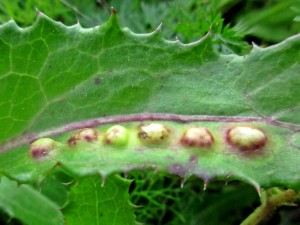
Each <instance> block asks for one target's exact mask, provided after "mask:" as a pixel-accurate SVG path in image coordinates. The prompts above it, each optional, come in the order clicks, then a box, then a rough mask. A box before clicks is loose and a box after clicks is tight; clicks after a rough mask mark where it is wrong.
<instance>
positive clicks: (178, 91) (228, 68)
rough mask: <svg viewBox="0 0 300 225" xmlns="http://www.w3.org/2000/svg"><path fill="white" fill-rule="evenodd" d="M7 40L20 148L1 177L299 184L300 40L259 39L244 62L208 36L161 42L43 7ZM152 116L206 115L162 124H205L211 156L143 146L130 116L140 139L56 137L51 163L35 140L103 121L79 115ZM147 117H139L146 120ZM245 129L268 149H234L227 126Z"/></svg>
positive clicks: (9, 117) (1, 111) (9, 116)
mask: <svg viewBox="0 0 300 225" xmlns="http://www.w3.org/2000/svg"><path fill="white" fill-rule="evenodd" d="M0 37H1V39H0V49H1V51H3V52H6V54H4V57H2V58H1V59H0V60H1V61H0V65H1V66H0V68H1V71H0V73H1V75H0V82H1V83H0V85H1V86H0V87H1V88H0V99H1V103H0V104H1V106H2V107H1V108H0V115H1V117H0V118H1V119H0V122H1V126H0V141H1V142H3V144H2V145H1V147H0V151H6V150H10V149H14V150H13V151H10V152H6V153H5V154H1V155H0V162H1V167H0V172H1V173H3V174H5V175H7V176H9V177H11V178H14V179H17V180H20V181H23V182H24V181H26V182H28V181H33V180H34V181H40V180H42V179H44V177H45V176H46V175H47V174H48V173H50V172H51V171H52V169H53V167H55V166H61V167H62V168H63V169H65V170H67V171H69V172H70V173H71V174H75V175H78V176H87V175H90V174H98V173H101V174H102V175H103V176H107V175H109V174H110V173H113V172H118V171H125V172H126V171H130V170H131V169H136V168H142V169H144V168H155V169H158V170H164V171H168V172H171V173H174V174H177V175H180V176H182V177H184V178H187V177H188V176H189V175H197V176H199V177H201V178H203V179H205V180H210V179H213V178H222V179H225V178H227V177H228V176H229V177H231V178H232V179H241V180H244V181H247V182H249V183H251V184H252V185H254V186H255V187H256V188H257V189H259V188H260V186H262V187H272V186H274V185H280V186H287V187H294V188H297V187H299V185H300V179H299V178H300V177H299V173H298V165H299V157H300V152H299V150H298V147H299V146H298V145H297V140H299V138H298V137H297V136H298V133H297V131H298V130H299V123H300V117H299V116H298V115H299V110H300V108H299V106H298V105H299V102H300V97H299V96H300V91H299V90H300V89H299V88H298V87H299V84H300V79H299V74H298V71H299V58H300V56H299V51H298V49H299V45H300V36H299V35H298V36H294V37H291V38H289V39H287V40H286V41H284V42H282V43H280V44H278V45H275V46H272V47H269V48H266V49H262V48H259V47H257V46H254V47H253V50H252V51H251V52H250V53H249V54H248V55H247V56H244V57H240V56H237V55H222V54H218V53H216V52H215V51H214V50H213V47H212V43H211V37H210V36H209V34H208V35H207V36H206V37H205V38H203V39H202V40H200V41H198V42H195V43H191V44H187V45H184V44H182V43H180V42H172V41H166V40H164V39H163V38H162V37H161V35H160V29H157V30H156V31H155V32H153V33H150V34H134V33H132V32H130V31H129V30H128V29H121V28H120V26H119V24H118V20H117V17H116V15H115V14H113V15H112V16H111V18H110V20H109V21H108V22H107V23H105V24H103V25H101V26H99V27H95V28H92V29H83V28H81V27H80V26H79V25H74V26H71V27H66V26H64V25H62V24H61V23H56V22H54V21H52V20H51V19H49V18H48V17H46V16H44V15H42V14H40V15H39V17H38V20H37V22H36V23H35V24H34V25H33V26H32V27H29V28H26V29H20V28H19V27H17V26H16V25H15V23H14V22H12V21H11V22H9V23H6V24H4V25H2V26H1V27H0ZM143 112H148V113H151V114H148V117H147V118H148V119H149V118H151V117H153V118H155V117H156V116H158V117H159V115H164V117H163V118H165V119H167V118H168V115H169V114H165V113H172V115H173V114H183V115H200V117H198V120H201V121H202V122H200V121H198V122H195V123H193V122H191V121H192V119H190V120H188V122H190V123H188V124H182V123H177V122H178V121H179V120H176V119H174V120H173V121H172V122H164V123H163V124H165V125H166V126H169V127H170V128H172V129H171V130H174V133H175V134H176V135H177V136H176V135H174V136H172V138H173V139H172V140H177V143H178V140H179V139H176V137H177V138H178V137H180V135H181V134H182V132H183V130H184V129H186V128H187V127H188V126H191V125H195V124H197V125H201V126H204V127H206V128H207V129H209V130H210V131H211V133H212V134H213V135H214V136H215V140H216V141H215V145H214V146H212V148H211V149H210V150H209V151H201V150H197V149H195V148H193V149H190V148H189V147H182V146H180V145H175V147H177V149H176V151H174V149H173V148H171V147H170V146H165V145H162V146H155V147H151V146H150V147H149V146H142V147H143V148H142V150H143V151H139V149H140V147H141V145H140V143H138V145H137V146H135V143H136V142H135V141H134V138H135V139H136V137H137V136H136V135H135V132H136V128H137V126H138V125H139V124H140V123H127V124H126V123H124V124H123V125H124V126H125V127H128V129H130V130H131V131H132V132H131V135H132V137H134V138H133V139H131V140H133V141H132V142H129V143H130V144H133V145H132V146H127V147H126V148H125V149H120V148H115V147H107V146H104V145H102V144H99V145H96V144H94V143H87V144H83V145H80V146H79V147H75V148H71V147H68V146H67V145H66V142H67V140H68V139H69V138H70V137H71V135H72V134H70V133H67V134H65V135H64V136H61V137H58V138H57V139H56V140H57V141H58V142H60V143H61V146H60V147H58V150H59V151H61V154H58V156H57V157H54V158H53V159H52V160H51V159H50V160H45V161H43V162H36V161H35V160H33V159H32V158H30V157H29V153H28V148H29V147H28V145H26V144H28V143H29V142H30V141H32V140H34V139H36V138H39V137H44V136H48V135H54V134H57V133H64V132H66V131H70V130H72V129H75V128H76V127H77V128H83V127H84V126H92V125H97V124H99V123H97V121H98V120H95V121H96V122H95V121H94V122H93V121H90V122H87V123H85V122H80V121H83V120H87V119H93V118H98V117H103V116H108V115H110V116H116V115H120V118H125V119H126V118H129V117H130V115H129V114H132V113H143ZM155 113H161V114H155ZM144 115H147V114H138V115H136V116H135V121H143V120H147V119H145V118H146V117H143V116H144ZM149 115H150V116H149ZM201 115H209V116H213V117H211V118H213V119H211V120H210V121H208V120H207V119H205V118H206V117H205V116H202V117H201ZM222 116H225V117H222ZM179 117H180V116H179ZM253 117H254V118H253ZM143 118H144V119H143ZM180 118H188V117H185V116H183V117H180ZM104 120H105V119H104ZM108 120H109V119H108ZM108 120H107V121H108ZM107 121H106V123H107ZM124 121H125V120H123V122H124ZM128 121H133V119H132V120H127V122H128ZM239 121H241V122H239ZM71 122H74V124H71V125H68V123H71ZM110 122H118V117H114V118H113V119H112V120H111V121H110ZM121 122H122V121H121ZM146 122H147V121H146ZM284 122H286V123H284ZM237 125H243V126H250V127H251V126H254V127H258V128H259V129H261V130H263V131H264V133H265V135H266V136H267V144H266V146H265V147H264V149H263V151H262V152H261V153H262V154H260V153H254V154H250V155H247V153H246V154H244V153H243V152H239V151H231V150H230V149H231V148H230V146H228V143H227V142H226V138H224V136H225V135H224V134H225V133H224V130H226V129H227V128H229V127H230V126H237ZM55 128H56V129H55ZM107 128H108V126H101V127H100V128H99V130H100V131H101V132H102V133H103V132H105V131H106V129H107ZM11 138H15V139H11ZM5 141H6V142H5ZM248 156H249V157H248Z"/></svg>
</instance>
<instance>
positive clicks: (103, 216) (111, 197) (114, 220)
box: [64, 176, 136, 225]
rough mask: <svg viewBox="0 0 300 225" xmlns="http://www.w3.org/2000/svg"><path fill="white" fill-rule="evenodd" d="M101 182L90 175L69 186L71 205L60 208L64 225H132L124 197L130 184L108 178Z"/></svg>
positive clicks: (96, 177) (115, 178) (132, 221)
mask: <svg viewBox="0 0 300 225" xmlns="http://www.w3.org/2000/svg"><path fill="white" fill-rule="evenodd" d="M101 183H102V178H101V177H100V176H93V177H87V178H84V179H81V180H80V182H79V183H78V184H77V185H75V186H74V187H72V189H71V196H70V201H71V202H70V204H69V205H68V206H67V208H66V209H64V215H65V220H66V225H68V224H71V225H76V224H91V225H94V224H95V225H99V224H111V225H119V224H123V225H133V224H136V222H135V221H134V215H133V209H132V207H131V205H130V203H129V197H128V195H129V194H128V188H129V184H130V181H128V180H125V179H123V178H121V177H120V176H112V177H109V179H108V180H107V182H105V184H104V186H102V184H101Z"/></svg>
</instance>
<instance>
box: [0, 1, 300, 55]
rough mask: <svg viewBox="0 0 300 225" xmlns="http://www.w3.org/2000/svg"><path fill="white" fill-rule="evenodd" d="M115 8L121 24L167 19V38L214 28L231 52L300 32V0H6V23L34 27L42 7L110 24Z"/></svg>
mask: <svg viewBox="0 0 300 225" xmlns="http://www.w3.org/2000/svg"><path fill="white" fill-rule="evenodd" d="M111 7H114V8H115V9H117V11H118V12H119V18H120V23H121V25H122V26H124V27H129V28H130V29H131V30H132V31H134V32H137V33H145V32H151V31H153V30H154V29H155V28H156V27H157V26H158V25H159V24H160V23H163V35H164V37H165V38H167V39H173V40H174V39H175V38H178V39H179V40H181V41H182V42H185V43H188V42H192V41H195V40H197V39H199V38H201V37H202V36H203V35H205V34H206V33H207V32H208V31H209V30H211V31H212V33H213V38H214V44H215V47H216V48H217V49H218V50H219V51H221V52H222V53H225V54H228V53H237V54H246V53H247V52H248V51H249V50H250V49H251V45H249V44H251V43H252V42H254V43H255V44H257V45H263V46H267V45H270V44H275V43H278V42H280V41H282V40H284V39H285V38H287V37H290V36H292V35H293V34H296V33H298V32H299V31H300V0H211V1H209V0H185V1H182V0H164V1H163V0H161V1H159V0H85V1H82V0H47V1H41V0H13V1H12V0H1V1H0V23H4V22H5V21H8V20H9V19H11V18H13V19H14V20H15V21H16V22H17V23H18V24H19V25H20V26H22V27H25V26H29V25H30V24H32V23H33V22H34V20H35V19H36V16H37V13H36V9H38V10H40V11H41V12H43V13H45V14H46V15H48V16H49V17H51V18H53V19H55V20H58V21H61V22H63V23H64V24H67V25H72V24H74V23H77V22H78V21H79V22H80V24H81V25H82V26H83V27H86V28H87V27H93V26H96V25H99V24H101V23H104V22H105V21H106V20H107V19H108V17H109V15H110V9H111Z"/></svg>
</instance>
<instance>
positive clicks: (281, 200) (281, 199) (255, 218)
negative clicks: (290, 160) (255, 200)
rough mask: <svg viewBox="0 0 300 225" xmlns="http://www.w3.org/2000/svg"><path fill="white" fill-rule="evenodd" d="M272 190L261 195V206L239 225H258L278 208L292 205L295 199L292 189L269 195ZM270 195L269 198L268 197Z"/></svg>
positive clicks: (295, 195) (295, 194)
mask: <svg viewBox="0 0 300 225" xmlns="http://www.w3.org/2000/svg"><path fill="white" fill-rule="evenodd" d="M272 190H273V189H270V190H269V191H264V192H263V193H262V197H261V201H262V204H261V206H259V207H258V208H256V210H255V211H254V212H253V213H251V214H250V215H249V216H248V217H247V218H246V219H245V220H244V221H243V222H242V223H241V225H258V224H259V223H260V222H262V221H263V220H264V219H266V218H267V217H269V216H270V215H271V214H272V213H273V212H274V211H275V210H276V209H277V208H278V207H279V206H282V205H286V204H289V205H291V203H293V202H294V201H295V199H296V197H297V192H295V191H294V190H292V189H288V190H285V191H280V192H279V193H276V194H274V193H271V192H272ZM268 194H270V195H271V196H268Z"/></svg>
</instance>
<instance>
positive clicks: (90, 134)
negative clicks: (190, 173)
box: [30, 123, 267, 159]
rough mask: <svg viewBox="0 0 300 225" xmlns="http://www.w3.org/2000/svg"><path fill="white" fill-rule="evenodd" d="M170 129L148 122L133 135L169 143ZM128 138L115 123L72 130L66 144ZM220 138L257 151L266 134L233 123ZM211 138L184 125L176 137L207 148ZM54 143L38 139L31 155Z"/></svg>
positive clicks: (206, 132)
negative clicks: (103, 129)
mask: <svg viewBox="0 0 300 225" xmlns="http://www.w3.org/2000/svg"><path fill="white" fill-rule="evenodd" d="M171 135H172V131H171V130H170V129H169V128H168V127H166V126H165V125H163V124H159V123H149V124H145V125H140V126H138V129H137V133H136V136H137V138H138V139H139V141H140V142H141V143H142V144H145V145H161V144H166V143H170V138H171ZM129 139H130V135H129V130H128V129H127V128H125V127H123V126H120V125H115V126H112V127H111V128H109V129H108V130H107V131H106V132H105V133H104V135H103V136H101V137H100V132H99V131H98V130H96V129H94V128H84V129H81V130H78V131H76V132H75V134H74V135H73V136H72V137H71V138H70V139H69V140H68V145H69V146H75V145H76V144H77V143H78V142H95V143H97V142H101V143H103V144H106V145H114V146H126V144H127V143H128V141H129ZM224 139H225V141H226V143H227V144H228V145H230V146H231V147H233V148H235V149H238V150H242V151H247V150H258V149H261V148H263V147H264V146H265V144H266V140H267V138H266V135H265V134H264V133H263V132H262V131H261V130H259V129H257V128H252V127H248V126H235V127H231V128H229V129H227V131H226V132H225V134H224ZM214 142H215V139H214V137H213V135H212V134H211V132H210V131H209V130H208V129H206V128H204V127H201V126H193V127H189V128H187V129H186V130H185V131H184V132H183V133H182V134H181V137H180V140H179V143H180V144H181V145H182V146H187V147H195V148H203V149H205V148H210V147H212V146H213V144H214ZM59 145H61V144H59V143H58V142H55V141H54V140H52V139H50V138H41V139H39V140H37V141H35V142H33V143H32V144H31V145H30V151H31V155H32V156H33V157H34V158H36V159H38V158H43V157H45V156H48V155H50V154H51V152H52V151H54V152H55V150H56V149H58V148H59Z"/></svg>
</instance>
